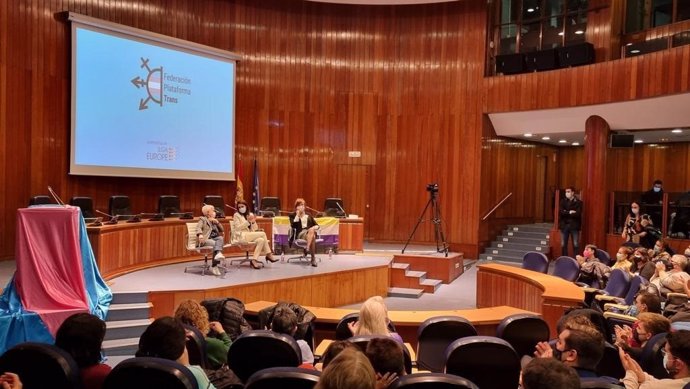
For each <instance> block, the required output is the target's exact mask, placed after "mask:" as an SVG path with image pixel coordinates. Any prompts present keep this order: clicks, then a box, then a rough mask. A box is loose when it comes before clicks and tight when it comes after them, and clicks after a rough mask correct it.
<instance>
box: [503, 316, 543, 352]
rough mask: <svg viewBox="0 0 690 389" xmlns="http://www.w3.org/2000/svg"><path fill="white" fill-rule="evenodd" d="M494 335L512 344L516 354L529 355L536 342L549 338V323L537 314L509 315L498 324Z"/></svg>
mask: <svg viewBox="0 0 690 389" xmlns="http://www.w3.org/2000/svg"><path fill="white" fill-rule="evenodd" d="M496 336H497V337H499V338H501V339H503V340H505V341H506V342H508V343H509V344H510V345H511V346H513V349H515V352H517V354H518V356H520V357H522V356H523V355H530V356H531V355H532V354H533V353H534V348H535V346H536V345H537V343H539V342H546V341H548V340H549V325H548V324H546V322H545V321H544V319H542V318H541V317H540V316H537V315H532V314H529V313H525V314H517V315H511V316H508V317H506V318H505V319H503V321H501V324H499V325H498V329H497V330H496Z"/></svg>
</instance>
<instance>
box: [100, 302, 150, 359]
mask: <svg viewBox="0 0 690 389" xmlns="http://www.w3.org/2000/svg"><path fill="white" fill-rule="evenodd" d="M151 307H153V305H152V304H151V303H149V302H148V292H120V293H113V301H112V303H111V304H110V309H109V310H108V316H107V317H106V320H105V325H106V331H105V340H104V341H103V351H104V352H105V355H106V356H108V357H110V356H132V357H133V356H134V353H135V352H136V351H137V348H138V346H139V337H140V336H141V334H142V333H143V332H144V330H145V329H146V327H148V325H149V324H151V322H152V321H153V320H152V319H151V314H150V310H151Z"/></svg>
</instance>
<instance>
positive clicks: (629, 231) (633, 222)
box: [621, 201, 649, 248]
mask: <svg viewBox="0 0 690 389" xmlns="http://www.w3.org/2000/svg"><path fill="white" fill-rule="evenodd" d="M641 221H642V220H641V217H640V204H639V203H638V202H637V201H633V202H632V203H631V204H630V213H629V214H628V216H626V217H625V223H624V225H623V233H622V234H621V237H622V238H623V239H625V241H626V242H633V243H638V244H639V243H640V238H641V237H643V236H644V235H646V234H645V232H644V228H643V227H642V223H641ZM648 248H649V247H648Z"/></svg>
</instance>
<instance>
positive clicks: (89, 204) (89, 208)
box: [69, 196, 96, 218]
mask: <svg viewBox="0 0 690 389" xmlns="http://www.w3.org/2000/svg"><path fill="white" fill-rule="evenodd" d="M69 203H70V205H73V206H75V207H79V209H81V215H82V216H83V217H84V218H87V217H94V216H96V215H95V214H94V212H93V199H91V197H86V196H74V197H72V198H71V199H70V201H69Z"/></svg>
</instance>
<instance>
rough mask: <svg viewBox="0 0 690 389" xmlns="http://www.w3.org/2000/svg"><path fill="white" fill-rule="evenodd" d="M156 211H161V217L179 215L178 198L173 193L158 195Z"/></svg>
mask: <svg viewBox="0 0 690 389" xmlns="http://www.w3.org/2000/svg"><path fill="white" fill-rule="evenodd" d="M158 213H162V214H163V217H170V216H174V215H173V214H177V215H178V216H179V214H180V213H181V212H180V198H179V197H177V196H175V195H162V196H160V197H158Z"/></svg>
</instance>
